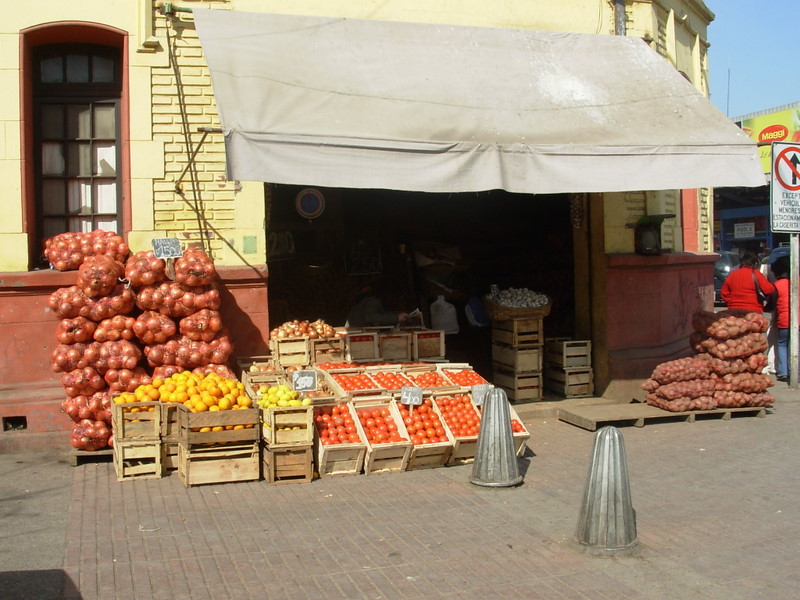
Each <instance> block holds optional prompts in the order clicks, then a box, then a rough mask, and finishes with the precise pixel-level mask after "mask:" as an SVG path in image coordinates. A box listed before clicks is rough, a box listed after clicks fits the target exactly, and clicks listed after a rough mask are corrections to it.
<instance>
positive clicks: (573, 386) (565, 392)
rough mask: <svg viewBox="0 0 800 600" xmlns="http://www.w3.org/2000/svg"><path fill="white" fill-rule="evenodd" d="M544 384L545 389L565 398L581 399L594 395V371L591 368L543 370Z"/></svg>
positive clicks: (552, 368) (549, 368)
mask: <svg viewBox="0 0 800 600" xmlns="http://www.w3.org/2000/svg"><path fill="white" fill-rule="evenodd" d="M544 383H545V386H546V387H547V389H549V390H553V391H554V392H556V393H558V394H560V395H562V396H564V397H565V398H582V397H585V396H592V395H593V394H594V371H593V370H592V368H591V367H574V368H571V369H559V368H558V367H548V368H546V369H545V370H544Z"/></svg>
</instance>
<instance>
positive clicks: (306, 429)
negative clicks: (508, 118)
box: [261, 406, 314, 447]
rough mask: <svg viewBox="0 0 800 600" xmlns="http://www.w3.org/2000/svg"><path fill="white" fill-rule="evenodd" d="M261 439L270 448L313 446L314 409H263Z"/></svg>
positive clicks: (284, 407)
mask: <svg viewBox="0 0 800 600" xmlns="http://www.w3.org/2000/svg"><path fill="white" fill-rule="evenodd" d="M261 437H262V439H263V440H264V443H265V444H267V445H268V446H269V447H274V446H305V445H308V444H311V442H313V441H314V407H313V406H274V407H272V408H270V409H264V408H262V409H261Z"/></svg>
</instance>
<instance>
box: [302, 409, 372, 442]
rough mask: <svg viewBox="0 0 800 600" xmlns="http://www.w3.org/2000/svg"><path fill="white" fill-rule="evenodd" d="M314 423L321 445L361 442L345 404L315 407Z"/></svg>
mask: <svg viewBox="0 0 800 600" xmlns="http://www.w3.org/2000/svg"><path fill="white" fill-rule="evenodd" d="M314 425H315V426H316V428H317V435H319V441H320V443H321V444H322V445H323V446H333V445H338V444H360V443H361V437H360V436H359V435H358V428H357V427H356V423H355V421H354V420H353V417H352V415H351V414H350V409H349V408H348V406H347V405H346V404H339V405H337V406H317V407H315V408H314Z"/></svg>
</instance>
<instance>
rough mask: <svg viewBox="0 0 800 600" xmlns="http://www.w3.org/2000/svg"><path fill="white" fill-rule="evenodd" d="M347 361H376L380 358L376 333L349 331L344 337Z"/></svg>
mask: <svg viewBox="0 0 800 600" xmlns="http://www.w3.org/2000/svg"><path fill="white" fill-rule="evenodd" d="M345 357H346V358H347V360H348V361H355V360H378V359H379V358H380V357H381V354H380V348H379V346H378V332H377V331H350V332H348V333H347V335H346V336H345Z"/></svg>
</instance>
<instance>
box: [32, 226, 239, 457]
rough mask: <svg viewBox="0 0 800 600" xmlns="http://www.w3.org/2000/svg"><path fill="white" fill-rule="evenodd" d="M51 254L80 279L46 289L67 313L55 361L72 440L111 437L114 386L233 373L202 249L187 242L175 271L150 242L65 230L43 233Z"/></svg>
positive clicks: (91, 444)
mask: <svg viewBox="0 0 800 600" xmlns="http://www.w3.org/2000/svg"><path fill="white" fill-rule="evenodd" d="M51 249H53V250H51ZM45 255H46V256H47V258H48V260H49V261H50V263H51V265H52V266H53V267H54V268H59V270H75V269H77V272H78V273H77V281H76V285H73V286H70V287H67V288H60V289H58V290H56V291H55V292H53V294H51V296H50V299H49V307H50V309H51V310H52V311H53V312H54V314H55V315H56V316H57V317H59V318H60V319H61V322H60V323H59V325H58V327H57V330H56V338H57V340H58V342H59V344H58V345H57V346H56V347H55V348H54V350H53V355H52V360H51V363H50V366H51V368H52V370H53V371H55V372H56V373H62V384H63V385H64V390H65V392H66V395H67V398H66V400H65V401H64V402H63V404H62V408H63V409H64V412H65V413H67V415H68V416H69V417H70V418H71V419H72V420H73V421H74V423H75V424H74V425H73V431H72V436H71V439H70V441H71V444H72V446H73V447H74V448H77V449H79V450H100V449H103V448H106V447H108V446H112V445H113V432H112V431H111V427H110V424H111V412H110V406H111V395H112V394H115V393H121V392H134V391H135V390H136V388H137V387H139V386H140V385H143V384H148V383H151V381H152V379H153V378H154V377H168V376H169V375H171V374H172V373H174V372H177V371H184V370H194V371H195V372H201V373H204V374H205V373H207V372H209V371H211V370H214V371H216V372H218V373H220V374H222V375H225V376H231V377H232V376H233V373H232V372H231V370H230V369H229V367H228V366H227V362H228V359H229V358H230V355H231V353H232V351H233V346H232V344H231V342H230V339H229V338H228V336H227V334H226V332H225V331H224V328H223V327H222V322H221V318H220V315H219V312H218V309H219V307H220V295H219V290H218V289H217V287H216V284H215V283H214V281H213V280H214V279H215V278H216V270H215V269H214V265H213V263H212V262H211V260H210V258H209V257H208V256H207V255H206V254H205V252H204V251H203V250H201V249H196V248H189V249H187V250H186V251H185V252H184V255H183V256H182V257H180V258H178V259H176V260H175V264H174V271H175V277H174V281H167V264H166V262H165V261H164V260H162V259H158V258H156V257H155V255H154V254H153V252H152V251H147V252H138V253H136V254H135V255H133V256H130V251H129V249H128V247H127V245H125V243H124V241H123V240H122V238H121V237H119V236H117V235H116V234H109V233H108V232H103V231H95V232H91V233H66V234H60V235H58V236H55V237H53V238H50V239H48V240H47V241H46V242H45ZM145 358H146V363H147V366H148V369H145V367H144V363H145Z"/></svg>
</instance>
